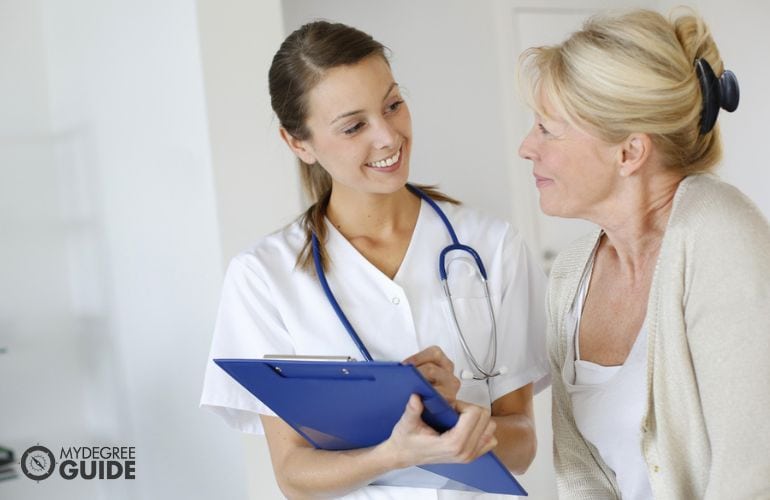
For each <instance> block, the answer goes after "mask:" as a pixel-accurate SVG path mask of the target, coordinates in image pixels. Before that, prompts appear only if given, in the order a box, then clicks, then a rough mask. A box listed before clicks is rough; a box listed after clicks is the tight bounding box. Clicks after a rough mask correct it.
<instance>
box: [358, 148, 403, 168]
mask: <svg viewBox="0 0 770 500" xmlns="http://www.w3.org/2000/svg"><path fill="white" fill-rule="evenodd" d="M402 148H403V145H402V146H401V147H399V148H398V149H397V150H396V152H395V153H394V154H393V155H391V156H389V157H387V158H383V159H381V160H377V161H373V162H369V163H365V164H364V165H365V166H366V167H368V168H371V169H372V170H375V171H377V172H393V171H395V170H398V168H399V167H400V166H401V160H402Z"/></svg>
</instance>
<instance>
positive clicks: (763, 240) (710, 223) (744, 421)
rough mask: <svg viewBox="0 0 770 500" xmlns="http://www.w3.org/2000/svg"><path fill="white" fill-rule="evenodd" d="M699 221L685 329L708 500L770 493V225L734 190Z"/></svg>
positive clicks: (689, 273)
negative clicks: (701, 425) (706, 454)
mask: <svg viewBox="0 0 770 500" xmlns="http://www.w3.org/2000/svg"><path fill="white" fill-rule="evenodd" d="M728 195H729V196H727V197H726V198H725V199H724V200H721V199H719V201H720V202H721V201H724V203H719V204H718V205H717V203H716V202H715V197H710V198H711V199H710V200H704V203H710V204H711V206H712V209H711V210H709V211H707V212H706V214H705V216H704V217H703V219H702V220H699V221H696V224H694V225H693V227H697V228H698V229H697V233H696V236H695V237H694V238H693V242H692V244H691V247H690V248H689V249H688V255H689V256H690V257H689V258H688V263H687V267H686V273H685V280H686V283H685V290H686V293H685V296H684V309H685V323H686V325H685V328H686V332H687V339H688V344H689V346H690V352H691V355H692V363H693V367H694V371H695V375H696V379H697V385H698V392H699V397H700V401H701V405H702V409H703V417H704V422H705V426H706V429H707V433H708V439H709V445H710V448H711V469H710V471H709V473H708V484H707V485H706V490H705V495H704V498H705V499H707V500H708V499H717V498H735V499H750V498H766V497H767V495H768V494H770V451H769V450H770V389H768V382H770V227H769V226H768V223H767V221H766V220H765V219H764V218H763V217H762V215H761V214H760V213H759V211H758V210H757V209H756V207H754V205H753V204H751V202H750V201H748V199H746V198H745V197H743V195H741V194H740V193H738V192H737V190H734V191H733V192H732V193H731V194H730V193H728ZM715 205H716V206H715Z"/></svg>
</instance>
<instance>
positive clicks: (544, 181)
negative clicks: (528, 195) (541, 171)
mask: <svg viewBox="0 0 770 500" xmlns="http://www.w3.org/2000/svg"><path fill="white" fill-rule="evenodd" d="M532 175H534V176H535V186H537V187H538V188H541V187H545V186H548V185H550V184H553V179H549V178H548V177H543V176H542V175H537V174H535V173H533V174H532Z"/></svg>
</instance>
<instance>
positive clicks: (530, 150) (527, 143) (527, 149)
mask: <svg viewBox="0 0 770 500" xmlns="http://www.w3.org/2000/svg"><path fill="white" fill-rule="evenodd" d="M534 131H535V128H534V127H532V129H531V130H530V131H529V133H528V134H527V135H526V137H524V140H522V141H521V144H520V145H519V156H520V157H522V158H524V159H525V160H534V159H535V155H536V152H535V147H534Z"/></svg>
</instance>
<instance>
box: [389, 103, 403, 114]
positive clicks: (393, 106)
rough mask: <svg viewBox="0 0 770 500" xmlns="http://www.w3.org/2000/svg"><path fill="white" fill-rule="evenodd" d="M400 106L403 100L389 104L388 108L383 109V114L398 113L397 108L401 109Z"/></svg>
mask: <svg viewBox="0 0 770 500" xmlns="http://www.w3.org/2000/svg"><path fill="white" fill-rule="evenodd" d="M402 104H404V101H403V100H398V101H394V102H392V103H390V104H389V105H388V106H387V107H386V108H385V112H386V113H395V112H396V111H398V110H399V108H401V105H402Z"/></svg>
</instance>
